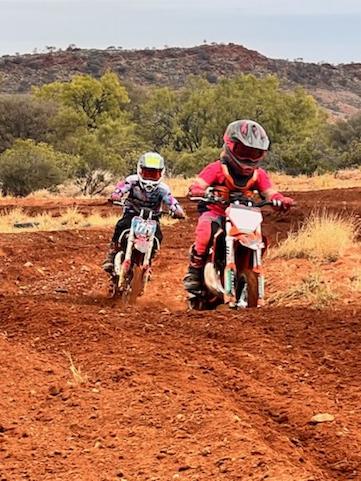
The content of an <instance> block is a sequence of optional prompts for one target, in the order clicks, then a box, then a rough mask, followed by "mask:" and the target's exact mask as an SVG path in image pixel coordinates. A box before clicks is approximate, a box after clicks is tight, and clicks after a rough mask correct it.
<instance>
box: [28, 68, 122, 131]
mask: <svg viewBox="0 0 361 481" xmlns="http://www.w3.org/2000/svg"><path fill="white" fill-rule="evenodd" d="M33 91H34V93H35V95H36V96H37V97H39V98H45V99H47V100H49V99H53V100H55V101H57V102H58V103H60V104H61V105H62V106H64V107H68V108H70V109H73V110H74V111H75V112H76V113H78V114H79V115H81V116H85V118H86V120H87V126H88V128H90V129H95V128H97V127H98V126H99V124H101V123H102V122H104V120H106V119H107V118H113V119H114V118H117V117H118V116H119V115H120V114H121V113H122V112H123V111H124V108H125V106H126V105H127V103H128V102H129V98H128V94H127V91H126V90H125V88H124V87H123V86H122V85H121V84H120V82H119V79H118V77H117V76H116V75H115V74H114V73H111V72H107V73H105V74H104V75H103V76H102V77H101V78H100V79H99V80H97V79H95V78H93V77H91V76H90V75H76V76H75V77H73V79H72V80H71V81H70V82H68V83H66V82H53V83H50V84H47V85H43V86H42V87H37V88H34V89H33Z"/></svg>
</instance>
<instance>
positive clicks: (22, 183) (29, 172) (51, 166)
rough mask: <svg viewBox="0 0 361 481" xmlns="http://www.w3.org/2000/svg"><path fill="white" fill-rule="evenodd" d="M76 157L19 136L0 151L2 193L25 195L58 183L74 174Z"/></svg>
mask: <svg viewBox="0 0 361 481" xmlns="http://www.w3.org/2000/svg"><path fill="white" fill-rule="evenodd" d="M76 161H77V159H76V158H71V157H70V156H67V155H65V154H61V153H59V152H56V151H55V150H54V149H53V148H52V147H51V146H50V145H47V144H45V143H39V144H36V143H35V142H34V141H33V140H17V141H16V142H15V143H14V145H13V146H12V148H10V149H7V150H6V151H5V152H3V153H2V154H1V155H0V184H1V190H2V193H3V194H4V195H8V194H11V195H15V196H20V197H23V196H26V195H28V194H30V193H31V192H33V191H35V190H38V189H47V188H49V187H53V186H55V185H58V184H60V183H61V182H63V181H64V180H65V179H66V178H67V177H68V176H70V175H71V174H72V170H73V167H74V165H75V163H76Z"/></svg>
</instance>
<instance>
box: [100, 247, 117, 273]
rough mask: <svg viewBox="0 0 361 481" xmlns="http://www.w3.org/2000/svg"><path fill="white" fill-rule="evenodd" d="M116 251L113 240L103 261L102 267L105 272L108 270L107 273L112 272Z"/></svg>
mask: <svg viewBox="0 0 361 481" xmlns="http://www.w3.org/2000/svg"><path fill="white" fill-rule="evenodd" d="M117 252H118V250H117V248H116V244H115V242H111V243H110V246H109V252H108V254H107V256H106V258H105V259H104V262H103V269H104V270H105V272H108V274H111V273H112V272H113V268H114V257H115V254H116V253H117Z"/></svg>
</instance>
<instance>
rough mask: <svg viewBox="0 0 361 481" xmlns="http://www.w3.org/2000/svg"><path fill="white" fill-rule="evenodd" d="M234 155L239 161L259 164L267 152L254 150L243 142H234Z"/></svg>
mask: <svg viewBox="0 0 361 481" xmlns="http://www.w3.org/2000/svg"><path fill="white" fill-rule="evenodd" d="M232 147H233V148H232V149H231V150H232V153H233V154H234V156H235V157H237V159H239V160H242V161H243V160H250V161H252V162H259V161H260V160H262V159H263V157H264V156H265V154H266V151H265V150H261V149H254V148H253V147H248V146H247V145H244V144H242V142H233V146H232Z"/></svg>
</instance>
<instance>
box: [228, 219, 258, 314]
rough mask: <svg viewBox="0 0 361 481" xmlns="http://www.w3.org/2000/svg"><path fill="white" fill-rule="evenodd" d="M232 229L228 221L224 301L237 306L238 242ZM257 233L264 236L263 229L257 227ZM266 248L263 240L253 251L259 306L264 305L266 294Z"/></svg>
mask: <svg viewBox="0 0 361 481" xmlns="http://www.w3.org/2000/svg"><path fill="white" fill-rule="evenodd" d="M230 229H231V222H230V221H226V267H225V270H224V291H225V292H224V302H225V303H228V304H229V305H230V306H237V302H238V299H237V290H236V287H237V282H236V281H237V268H236V262H235V249H234V246H235V243H236V242H238V241H237V240H236V239H235V238H234V237H232V236H230V235H229V231H230ZM257 234H259V236H260V238H262V234H261V229H260V228H258V229H257ZM263 248H264V244H263V242H261V243H260V244H259V245H258V246H257V248H256V249H252V251H253V258H252V260H253V262H252V266H253V268H252V270H253V271H254V272H255V273H256V274H257V287H258V303H257V305H258V307H261V306H263V305H264V296H265V279H264V274H263V268H262V250H263Z"/></svg>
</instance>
